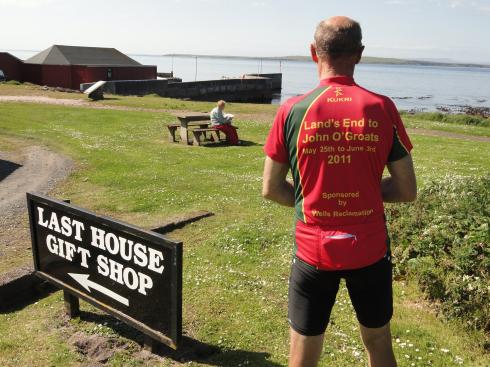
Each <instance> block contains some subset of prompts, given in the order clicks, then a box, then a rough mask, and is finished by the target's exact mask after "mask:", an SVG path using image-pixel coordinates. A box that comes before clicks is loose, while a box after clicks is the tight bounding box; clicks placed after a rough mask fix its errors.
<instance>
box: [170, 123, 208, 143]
mask: <svg viewBox="0 0 490 367" xmlns="http://www.w3.org/2000/svg"><path fill="white" fill-rule="evenodd" d="M210 124H211V123H210V122H189V123H188V124H187V126H188V127H196V128H200V129H205V128H207V127H208V126H209V125H210ZM181 126H182V125H181V124H169V125H167V129H168V141H169V142H171V143H176V142H177V136H176V133H177V129H180V127H181ZM179 136H180V134H179Z"/></svg>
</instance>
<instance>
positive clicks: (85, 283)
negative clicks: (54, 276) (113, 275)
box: [68, 273, 129, 306]
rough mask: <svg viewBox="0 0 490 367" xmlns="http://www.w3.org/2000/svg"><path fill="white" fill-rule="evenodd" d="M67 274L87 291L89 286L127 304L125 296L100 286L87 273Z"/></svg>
mask: <svg viewBox="0 0 490 367" xmlns="http://www.w3.org/2000/svg"><path fill="white" fill-rule="evenodd" d="M68 275H69V276H71V277H72V278H73V279H75V280H76V281H77V282H78V283H80V285H81V286H82V287H83V288H85V289H86V290H87V291H88V292H90V288H92V289H95V290H96V291H99V292H100V293H103V294H105V295H106V296H107V297H111V298H112V299H115V300H116V301H118V302H120V303H122V304H123V305H125V306H129V300H128V299H127V298H124V297H122V296H120V295H119V294H117V293H115V292H113V291H111V290H110V289H107V288H106V287H104V286H101V285H100V284H97V283H95V282H92V281H91V280H89V279H88V277H89V276H90V275H89V274H75V273H68Z"/></svg>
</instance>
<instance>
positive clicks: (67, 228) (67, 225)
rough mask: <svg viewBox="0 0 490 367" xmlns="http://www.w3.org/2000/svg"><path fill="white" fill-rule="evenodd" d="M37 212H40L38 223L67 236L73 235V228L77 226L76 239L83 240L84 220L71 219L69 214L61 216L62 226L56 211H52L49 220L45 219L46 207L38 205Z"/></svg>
mask: <svg viewBox="0 0 490 367" xmlns="http://www.w3.org/2000/svg"><path fill="white" fill-rule="evenodd" d="M37 212H38V214H39V220H38V224H39V225H40V226H43V227H45V228H48V229H51V230H52V231H55V232H57V233H61V234H62V235H64V236H66V237H71V236H72V234H73V228H75V239H76V240H77V241H82V231H84V230H85V226H84V224H83V223H82V222H79V221H78V220H76V219H71V218H69V217H67V216H62V217H61V227H60V221H59V220H58V216H57V215H56V213H55V212H52V213H51V217H50V219H49V220H47V219H44V209H43V208H41V207H37Z"/></svg>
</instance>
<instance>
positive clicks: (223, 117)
mask: <svg viewBox="0 0 490 367" xmlns="http://www.w3.org/2000/svg"><path fill="white" fill-rule="evenodd" d="M225 107H226V102H225V101H223V100H221V101H218V103H217V106H216V107H215V108H213V110H212V111H211V114H210V117H211V125H212V126H213V127H214V128H215V129H218V130H219V131H222V132H223V133H225V135H226V140H227V141H228V142H229V143H230V144H232V145H238V144H239V140H238V134H237V132H236V128H235V126H233V125H232V124H231V121H232V120H233V115H230V114H224V113H223V111H224V110H225Z"/></svg>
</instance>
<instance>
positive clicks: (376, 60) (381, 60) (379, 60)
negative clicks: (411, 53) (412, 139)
mask: <svg viewBox="0 0 490 367" xmlns="http://www.w3.org/2000/svg"><path fill="white" fill-rule="evenodd" d="M162 56H174V57H196V56H197V57H202V58H208V59H242V60H243V59H245V60H269V61H310V60H311V59H310V57H309V56H273V57H252V56H224V55H196V54H164V55H162ZM361 63H362V64H384V65H420V66H449V67H475V68H490V65H485V64H476V63H459V62H441V61H429V60H411V59H397V58H388V57H373V56H364V57H363V58H362V60H361Z"/></svg>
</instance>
